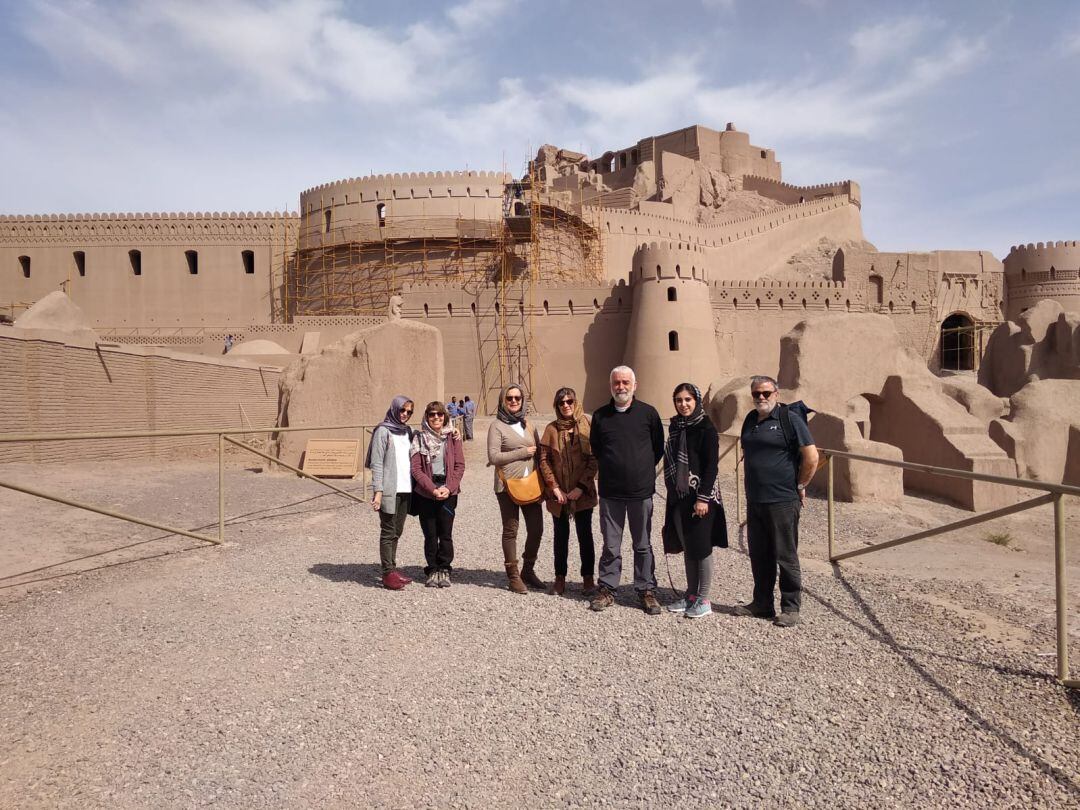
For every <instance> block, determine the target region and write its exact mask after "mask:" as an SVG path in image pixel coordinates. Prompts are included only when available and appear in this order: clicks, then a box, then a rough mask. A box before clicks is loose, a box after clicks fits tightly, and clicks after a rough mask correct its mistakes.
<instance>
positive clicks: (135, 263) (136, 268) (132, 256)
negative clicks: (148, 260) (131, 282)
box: [128, 250, 142, 276]
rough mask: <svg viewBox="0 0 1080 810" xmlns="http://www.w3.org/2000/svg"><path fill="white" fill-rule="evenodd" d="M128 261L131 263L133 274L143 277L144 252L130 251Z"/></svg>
mask: <svg viewBox="0 0 1080 810" xmlns="http://www.w3.org/2000/svg"><path fill="white" fill-rule="evenodd" d="M128 261H129V262H131V272H132V273H134V274H135V275H136V276H141V275H142V251H139V250H129V251H128Z"/></svg>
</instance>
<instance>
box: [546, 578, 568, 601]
mask: <svg viewBox="0 0 1080 810" xmlns="http://www.w3.org/2000/svg"><path fill="white" fill-rule="evenodd" d="M548 593H550V594H552V595H553V596H562V595H563V594H564V593H566V577H558V576H557V577H555V581H554V582H553V583H551V587H550V588H548Z"/></svg>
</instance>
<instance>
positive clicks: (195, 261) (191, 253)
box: [184, 250, 199, 276]
mask: <svg viewBox="0 0 1080 810" xmlns="http://www.w3.org/2000/svg"><path fill="white" fill-rule="evenodd" d="M184 258H185V259H187V271H188V272H189V273H191V275H193V276H197V275H199V253H198V251H195V250H185V251H184Z"/></svg>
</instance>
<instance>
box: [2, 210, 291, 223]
mask: <svg viewBox="0 0 1080 810" xmlns="http://www.w3.org/2000/svg"><path fill="white" fill-rule="evenodd" d="M299 217H300V215H299V214H297V213H296V212H295V211H283V212H282V211H239V212H237V211H229V212H225V211H179V212H177V211H170V212H168V213H165V212H153V213H150V212H138V213H132V212H102V213H94V214H90V213H81V214H0V222H104V221H109V222H115V221H127V220H148V219H150V220H165V219H176V220H189V219H218V220H220V219H299Z"/></svg>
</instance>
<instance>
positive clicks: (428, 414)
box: [424, 411, 446, 419]
mask: <svg viewBox="0 0 1080 810" xmlns="http://www.w3.org/2000/svg"><path fill="white" fill-rule="evenodd" d="M424 416H426V417H427V418H428V419H430V418H431V417H433V416H438V417H440V418H441V419H445V418H446V414H445V413H443V412H442V411H428V412H427V413H425V414H424Z"/></svg>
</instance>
